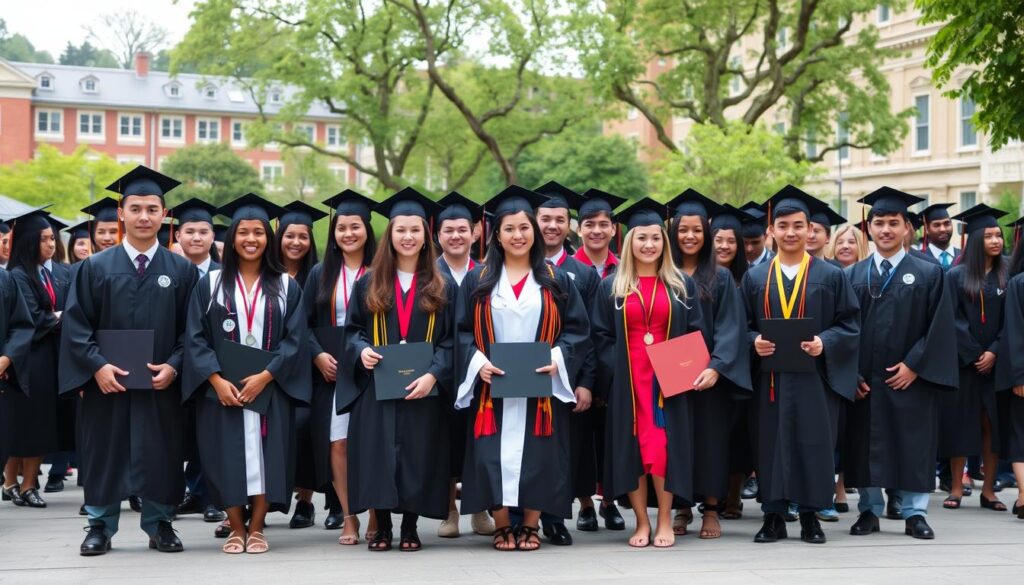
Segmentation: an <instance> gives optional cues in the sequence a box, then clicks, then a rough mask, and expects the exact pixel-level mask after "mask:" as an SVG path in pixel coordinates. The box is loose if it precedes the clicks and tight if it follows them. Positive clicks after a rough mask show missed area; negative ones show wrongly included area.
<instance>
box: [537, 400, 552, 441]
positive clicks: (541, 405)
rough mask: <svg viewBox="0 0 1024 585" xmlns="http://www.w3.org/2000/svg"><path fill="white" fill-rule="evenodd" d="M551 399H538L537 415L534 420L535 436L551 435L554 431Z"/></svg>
mask: <svg viewBox="0 0 1024 585" xmlns="http://www.w3.org/2000/svg"><path fill="white" fill-rule="evenodd" d="M551 418H552V412H551V399H550V398H538V399H537V416H536V419H535V420H534V422H533V435H534V436H535V437H550V436H551V435H552V434H553V433H554V423H553V421H552V420H551Z"/></svg>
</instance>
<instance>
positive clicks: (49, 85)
mask: <svg viewBox="0 0 1024 585" xmlns="http://www.w3.org/2000/svg"><path fill="white" fill-rule="evenodd" d="M39 89H42V90H45V91H51V90H52V89H53V78H52V77H50V76H49V75H42V76H40V77H39Z"/></svg>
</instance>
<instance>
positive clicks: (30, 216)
mask: <svg viewBox="0 0 1024 585" xmlns="http://www.w3.org/2000/svg"><path fill="white" fill-rule="evenodd" d="M48 207H50V205H42V206H39V207H33V208H31V209H28V210H26V211H22V212H20V213H18V215H12V216H9V217H5V218H4V222H5V223H6V225H8V226H9V227H10V228H11V230H12V231H14V234H15V237H17V234H18V233H19V232H22V233H27V232H36V231H42V230H45V229H46V228H52V229H53V231H54V233H55V234H56V232H58V231H60V230H61V229H63V228H64V227H67V226H65V225H64V224H62V223H60V222H57V223H58V224H59V225H60V226H61V227H56V226H55V225H54V224H53V223H51V217H50V214H49V213H47V212H46V211H45V210H46V209H47V208H48ZM53 221H56V220H53ZM18 228H21V229H20V230H19V229H18Z"/></svg>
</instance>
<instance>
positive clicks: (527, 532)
mask: <svg viewBox="0 0 1024 585" xmlns="http://www.w3.org/2000/svg"><path fill="white" fill-rule="evenodd" d="M534 539H536V540H534ZM526 545H533V548H523V547H524V546H526ZM516 549H518V550H521V551H525V552H533V551H535V550H540V529H539V528H536V527H533V526H520V527H519V534H518V535H516Z"/></svg>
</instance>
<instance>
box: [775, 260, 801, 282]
mask: <svg viewBox="0 0 1024 585" xmlns="http://www.w3.org/2000/svg"><path fill="white" fill-rule="evenodd" d="M779 267H780V268H782V273H783V274H785V275H786V278H788V279H790V280H793V279H794V278H796V274H797V272H800V265H799V264H794V265H792V266H790V265H788V264H783V263H782V262H779Z"/></svg>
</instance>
